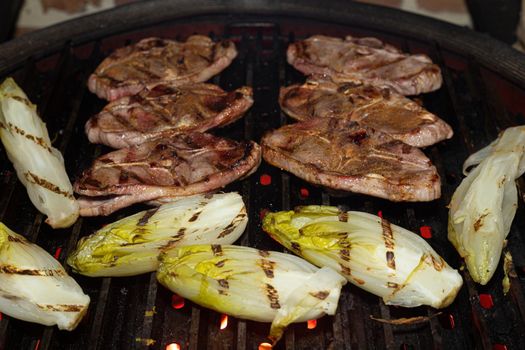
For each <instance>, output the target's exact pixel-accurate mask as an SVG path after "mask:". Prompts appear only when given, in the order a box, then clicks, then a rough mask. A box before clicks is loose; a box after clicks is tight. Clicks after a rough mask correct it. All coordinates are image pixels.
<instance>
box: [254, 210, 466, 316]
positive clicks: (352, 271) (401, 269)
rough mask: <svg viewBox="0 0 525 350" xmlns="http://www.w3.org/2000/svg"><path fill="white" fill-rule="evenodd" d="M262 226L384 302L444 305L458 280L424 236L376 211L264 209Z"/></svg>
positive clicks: (298, 251) (280, 240)
mask: <svg viewBox="0 0 525 350" xmlns="http://www.w3.org/2000/svg"><path fill="white" fill-rule="evenodd" d="M263 229H264V230H265V231H266V232H267V233H268V234H269V235H270V236H271V237H272V238H274V239H275V240H277V241H278V242H279V243H281V244H282V245H284V246H285V247H286V248H288V249H289V250H291V251H292V252H294V253H296V254H298V255H300V256H302V257H303V258H305V259H306V260H308V261H310V262H312V263H314V264H315V265H317V266H329V267H332V268H333V269H335V270H336V271H338V272H340V273H341V274H342V275H343V276H345V277H346V279H348V281H350V282H351V283H353V284H354V285H356V286H358V287H360V288H363V289H364V290H366V291H368V292H371V293H373V294H375V295H377V296H380V297H382V298H383V300H384V302H385V303H386V304H389V305H399V306H405V307H414V306H419V305H430V306H432V307H435V308H443V307H446V306H448V305H449V304H450V303H452V301H453V300H454V298H455V297H456V294H457V293H458V290H459V289H460V287H461V285H462V283H463V280H462V278H461V276H460V275H459V273H458V272H457V271H456V270H454V269H453V268H451V267H450V266H449V265H448V264H447V263H446V262H445V261H444V260H443V258H441V257H440V256H439V255H438V254H437V253H436V252H435V251H434V250H433V249H432V247H430V245H428V243H427V242H425V240H424V239H423V238H421V237H419V236H418V235H416V234H414V233H412V232H410V231H408V230H405V229H404V228H402V227H399V226H396V225H392V224H390V223H389V222H388V221H387V220H385V219H382V218H379V217H378V216H375V215H371V214H367V213H362V212H355V211H349V212H343V211H340V210H339V209H338V208H337V207H332V206H314V205H311V206H304V207H297V208H295V210H293V211H281V212H277V213H269V214H267V215H266V216H265V218H264V220H263Z"/></svg>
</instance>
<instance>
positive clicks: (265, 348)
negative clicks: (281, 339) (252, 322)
mask: <svg viewBox="0 0 525 350" xmlns="http://www.w3.org/2000/svg"><path fill="white" fill-rule="evenodd" d="M272 348H273V346H272V344H270V343H261V344H259V350H271V349H272Z"/></svg>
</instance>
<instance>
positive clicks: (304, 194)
mask: <svg viewBox="0 0 525 350" xmlns="http://www.w3.org/2000/svg"><path fill="white" fill-rule="evenodd" d="M309 195H310V192H309V191H308V189H307V188H304V187H301V189H300V190H299V197H301V199H306V198H308V196H309Z"/></svg>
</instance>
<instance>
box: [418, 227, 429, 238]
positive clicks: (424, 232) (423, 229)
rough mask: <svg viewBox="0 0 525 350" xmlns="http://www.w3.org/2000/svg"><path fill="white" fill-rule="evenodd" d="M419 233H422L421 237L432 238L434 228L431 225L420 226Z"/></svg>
mask: <svg viewBox="0 0 525 350" xmlns="http://www.w3.org/2000/svg"><path fill="white" fill-rule="evenodd" d="M419 233H420V234H421V237H423V238H426V239H430V238H432V228H431V227H430V226H421V227H420V228H419Z"/></svg>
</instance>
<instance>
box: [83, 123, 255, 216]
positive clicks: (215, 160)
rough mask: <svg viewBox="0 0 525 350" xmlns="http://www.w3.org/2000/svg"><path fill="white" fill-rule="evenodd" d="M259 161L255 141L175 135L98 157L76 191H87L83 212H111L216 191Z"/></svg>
mask: <svg viewBox="0 0 525 350" xmlns="http://www.w3.org/2000/svg"><path fill="white" fill-rule="evenodd" d="M260 161H261V149H260V146H259V145H258V144H256V143H255V142H253V141H243V142H237V141H233V140H229V139H225V138H220V137H216V136H213V135H210V134H206V133H198V132H193V133H188V134H177V135H174V136H173V137H170V138H160V139H156V140H152V141H148V142H145V143H142V144H140V145H136V146H131V147H128V148H123V149H120V150H117V151H113V152H111V153H108V154H106V155H103V156H101V157H99V158H97V159H96V160H95V161H94V162H93V164H92V166H91V167H90V168H89V169H87V170H85V171H84V172H83V173H82V176H81V177H80V179H78V180H77V181H76V182H75V184H74V189H75V192H77V193H79V194H81V195H83V197H81V198H80V199H79V204H80V215H82V216H95V215H109V214H111V213H112V212H114V211H116V210H118V209H120V208H123V207H126V206H129V205H131V204H133V203H138V202H147V201H156V202H163V201H167V200H169V199H173V198H177V197H184V196H190V195H194V194H200V193H207V192H212V191H215V190H218V189H220V188H222V187H224V186H226V185H227V184H229V183H230V182H233V181H235V180H237V179H240V178H242V177H246V176H248V175H250V174H251V173H252V172H254V171H255V170H256V169H257V167H258V165H259V163H260ZM168 198H169V199H168Z"/></svg>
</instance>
